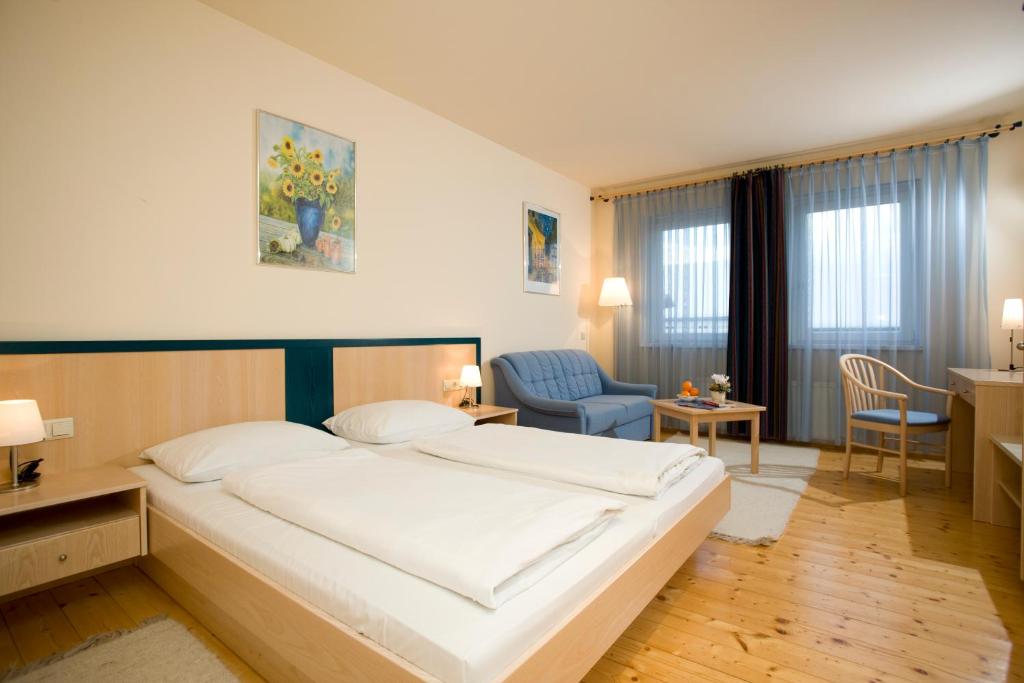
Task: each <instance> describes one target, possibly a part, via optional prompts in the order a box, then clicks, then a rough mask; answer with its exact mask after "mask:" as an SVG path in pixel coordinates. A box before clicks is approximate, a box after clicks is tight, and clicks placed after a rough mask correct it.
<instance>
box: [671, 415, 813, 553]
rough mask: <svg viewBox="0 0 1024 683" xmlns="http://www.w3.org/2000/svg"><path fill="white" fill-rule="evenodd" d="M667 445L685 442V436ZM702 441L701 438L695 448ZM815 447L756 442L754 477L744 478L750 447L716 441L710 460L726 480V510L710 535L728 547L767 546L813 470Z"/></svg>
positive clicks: (677, 436)
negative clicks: (728, 501)
mask: <svg viewBox="0 0 1024 683" xmlns="http://www.w3.org/2000/svg"><path fill="white" fill-rule="evenodd" d="M668 440H669V441H674V442H676V443H689V438H688V436H687V435H685V434H673V435H672V436H671V437H670V438H669V439H668ZM706 444H707V441H706V440H704V439H702V440H701V445H703V446H706ZM819 454H820V453H819V451H818V449H817V448H801V447H797V446H782V445H779V444H773V443H768V444H766V443H762V444H761V452H760V460H759V463H760V466H759V468H758V473H757V474H751V473H750V444H749V443H744V442H742V441H727V440H724V439H721V438H720V439H718V443H717V444H716V448H715V455H716V457H719V458H721V459H722V461H723V462H724V463H725V469H726V470H728V472H729V474H731V475H732V508H731V509H730V510H729V512H728V513H727V514H726V515H725V517H724V518H723V519H722V521H721V522H719V523H718V526H716V527H715V529H714V531H712V532H711V535H712V536H714V537H716V538H721V539H724V540H726V541H731V542H733V543H744V544H747V545H771V544H772V543H774V542H775V541H777V540H779V538H780V537H781V536H782V532H783V531H785V529H786V524H787V522H789V516H790V515H791V514H792V513H793V508H794V507H796V503H797V501H798V500H800V496H801V495H803V492H804V491H805V490H806V489H807V482H808V481H810V479H811V475H813V474H814V471H815V470H816V469H817V468H818V456H819Z"/></svg>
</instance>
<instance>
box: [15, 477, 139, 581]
mask: <svg viewBox="0 0 1024 683" xmlns="http://www.w3.org/2000/svg"><path fill="white" fill-rule="evenodd" d="M146 552H147V539H146V482H145V481H144V480H143V479H140V478H139V477H137V476H135V475H134V474H132V473H131V472H129V471H128V470H126V469H124V468H123V467H117V466H114V465H105V466H103V467H96V468H91V469H85V470H76V471H73V472H64V473H60V474H44V475H43V476H42V478H41V479H40V482H39V486H37V487H36V488H32V489H27V490H25V491H19V492H17V493H8V494H4V495H3V496H0V596H6V595H9V594H11V593H19V592H23V591H25V590H26V589H30V588H39V587H42V586H44V585H45V584H49V583H53V582H56V581H58V580H61V579H67V578H69V577H72V576H75V575H76V574H83V573H85V572H90V571H93V570H96V569H99V568H101V567H105V566H107V565H110V564H114V563H116V562H121V561H123V560H130V559H132V558H133V557H138V556H140V555H145V554H146Z"/></svg>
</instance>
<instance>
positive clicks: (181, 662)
mask: <svg viewBox="0 0 1024 683" xmlns="http://www.w3.org/2000/svg"><path fill="white" fill-rule="evenodd" d="M0 680H2V681H17V683H29V682H34V681H47V683H50V682H53V683H64V682H65V681H66V682H67V683H100V682H101V681H102V682H103V683H110V682H112V681H117V682H118V683H155V682H157V681H168V682H170V681H174V682H175V683H183V682H184V681H188V682H189V683H228V682H233V681H237V680H238V679H237V678H236V677H235V675H234V674H232V673H231V672H230V671H228V670H227V668H225V666H224V665H223V664H222V663H221V662H220V660H219V659H217V656H216V655H214V654H213V653H212V652H210V651H209V650H208V649H206V646H205V645H203V644H202V643H201V642H199V641H198V640H197V639H196V637H195V636H193V635H192V634H191V633H189V632H188V629H186V628H185V627H184V626H182V625H181V624H180V623H179V622H177V621H174V620H173V619H167V618H166V617H158V618H156V619H154V620H151V621H148V622H146V623H145V624H143V625H142V626H140V627H138V628H136V629H134V630H130V631H114V632H112V633H103V634H100V635H98V636H94V637H92V638H90V639H89V640H87V641H86V642H84V643H82V644H81V645H79V646H78V647H76V648H74V649H72V650H69V651H68V652H62V653H59V654H57V655H54V656H53V657H48V658H46V659H44V660H42V661H39V662H34V663H32V664H29V665H28V666H26V667H23V668H21V669H16V670H13V671H9V672H8V673H7V674H6V675H0Z"/></svg>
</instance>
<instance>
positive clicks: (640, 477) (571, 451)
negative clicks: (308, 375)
mask: <svg viewBox="0 0 1024 683" xmlns="http://www.w3.org/2000/svg"><path fill="white" fill-rule="evenodd" d="M413 446H414V447H415V448H416V449H417V450H420V451H423V452H424V453H429V454H431V455H436V456H438V457H440V458H446V459H448V460H454V461H456V462H463V463H466V464H469V465H480V466H482V467H491V468H495V469H499V470H509V471H512V472H521V473H523V474H531V475H533V476H535V477H541V478H543V479H551V480H554V481H564V482H568V483H570V484H579V485H581V486H589V487H592V488H595V489H601V490H603V491H613V492H615V493H624V494H628V495H632V496H651V497H653V496H658V495H660V494H661V492H662V491H664V490H665V489H667V488H668V487H670V486H672V484H674V483H676V482H677V481H679V480H680V479H682V478H683V477H684V476H686V473H687V472H689V471H690V470H691V469H692V468H693V467H695V466H696V465H697V463H698V462H700V460H701V458H703V457H705V456H706V455H707V453H706V452H705V451H704V449H703V448H697V447H696V446H691V445H690V444H680V443H647V442H642V441H629V440H626V439H604V438H595V437H592V436H583V435H580V434H568V433H565V432H554V431H550V430H547V429H536V428H533V427H514V426H512V425H503V424H483V425H480V426H478V427H468V428H466V429H460V430H457V431H454V432H448V433H447V434H441V435H439V436H430V437H425V438H422V439H416V440H415V441H413Z"/></svg>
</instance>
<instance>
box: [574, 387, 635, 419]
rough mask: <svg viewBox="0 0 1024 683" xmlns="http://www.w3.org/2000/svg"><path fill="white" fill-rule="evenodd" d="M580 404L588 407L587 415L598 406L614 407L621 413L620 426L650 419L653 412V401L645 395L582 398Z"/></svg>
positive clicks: (608, 395) (609, 395) (611, 395)
mask: <svg viewBox="0 0 1024 683" xmlns="http://www.w3.org/2000/svg"><path fill="white" fill-rule="evenodd" d="M579 402H580V403H582V404H583V405H585V406H587V414H588V415H589V414H590V412H591V410H593V409H594V408H596V407H597V406H598V405H601V404H603V405H609V406H614V407H615V408H616V409H617V410H619V411H620V413H621V417H620V418H619V423H620V424H625V423H626V422H632V421H633V420H639V419H640V418H642V417H650V415H651V413H652V412H653V410H652V406H651V399H650V398H648V397H647V396H643V395H630V394H602V395H600V396H588V397H587V398H581V399H580V400H579Z"/></svg>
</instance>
